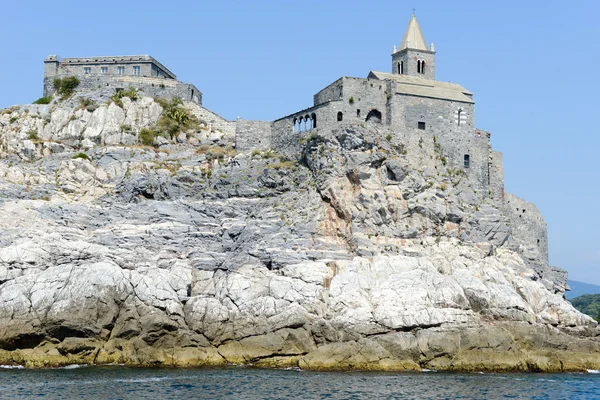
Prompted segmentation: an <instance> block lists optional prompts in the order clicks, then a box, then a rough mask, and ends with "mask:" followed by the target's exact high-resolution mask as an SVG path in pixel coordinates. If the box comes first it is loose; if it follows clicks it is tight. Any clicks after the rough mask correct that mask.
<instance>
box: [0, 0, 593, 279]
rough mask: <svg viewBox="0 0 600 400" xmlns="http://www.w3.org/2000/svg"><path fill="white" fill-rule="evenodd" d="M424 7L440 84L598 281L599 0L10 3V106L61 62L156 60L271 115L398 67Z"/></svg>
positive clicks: (219, 96) (217, 98)
mask: <svg viewBox="0 0 600 400" xmlns="http://www.w3.org/2000/svg"><path fill="white" fill-rule="evenodd" d="M413 8H416V15H417V18H418V20H419V24H420V26H421V29H422V31H423V34H424V36H425V40H426V41H427V42H428V43H432V42H433V43H435V49H436V52H437V55H436V79H437V80H439V81H452V82H456V83H460V84H461V85H463V86H465V87H466V88H468V89H469V90H470V91H471V92H473V93H474V94H475V95H474V99H475V101H476V116H475V119H476V125H477V127H478V128H479V129H484V130H487V131H490V132H491V133H492V146H493V147H494V149H495V150H497V151H501V152H502V153H503V154H504V170H505V189H506V191H508V192H511V193H513V194H516V195H517V196H519V197H521V198H524V199H526V200H528V201H531V202H533V203H535V204H536V205H537V207H538V208H539V210H540V211H541V212H542V214H543V215H544V217H545V219H546V221H547V223H548V232H549V245H550V263H551V264H552V265H556V266H559V267H561V268H564V269H566V270H567V271H569V277H570V279H574V280H578V281H583V282H588V283H595V284H600V205H599V204H598V198H599V197H600V180H599V176H598V171H599V167H598V165H599V164H598V161H599V158H600V157H598V153H599V151H600V129H599V125H598V123H597V122H596V116H598V115H599V114H600V100H599V99H598V96H599V95H600V78H599V77H598V72H597V71H599V70H600V68H599V66H600V52H599V46H600V45H599V40H600V23H599V22H598V17H597V16H598V15H600V2H598V1H597V0H573V1H571V2H565V1H563V0H560V1H557V0H544V1H541V0H535V1H522V0H521V1H514V0H504V1H502V2H498V1H481V0H478V1H473V0H463V1H461V2H452V1H447V0H443V1H442V0H438V1H433V0H428V1H427V0H411V1H405V0H395V1H388V0H371V1H368V2H367V1H355V0H345V1H342V0H305V1H302V2H299V1H292V0H252V1H241V0H239V1H233V0H220V1H205V0H196V1H187V0H179V1H177V0H172V1H170V2H164V1H160V2H158V1H153V0H145V1H138V0H129V1H122V0H120V1H114V0H103V1H89V2H85V1H71V0H66V1H61V0H56V1H54V2H49V1H39V0H35V1H31V0H30V1H15V0H13V1H9V0H4V1H3V4H2V7H1V9H2V14H1V15H0V19H1V23H0V37H2V56H1V57H2V58H1V59H0V60H1V61H2V62H0V108H2V107H8V106H11V105H14V104H22V103H30V102H32V101H33V100H35V99H37V98H38V97H40V96H41V92H42V80H43V59H44V58H45V57H46V56H47V55H49V54H58V55H59V56H61V57H85V56H108V55H129V54H150V55H152V56H153V57H155V58H157V59H158V60H159V61H161V62H162V63H163V64H164V65H166V66H167V68H169V69H170V70H171V71H173V72H174V73H175V74H176V75H177V77H178V79H179V80H181V81H184V82H189V83H193V84H195V85H196V87H198V88H199V89H200V90H201V91H202V92H203V104H204V106H205V107H207V108H208V109H210V110H211V111H214V112H216V113H218V114H220V115H222V116H223V117H225V118H227V119H235V118H236V117H238V116H240V117H243V118H244V119H249V120H252V119H256V120H273V119H276V118H279V117H282V116H285V115H288V114H290V113H292V112H294V111H297V110H301V109H304V108H306V107H309V106H311V105H312V99H313V95H314V94H315V93H316V92H318V91H319V90H321V89H322V88H323V87H325V86H327V85H328V84H330V83H332V82H333V81H335V80H336V79H338V78H339V77H341V76H353V77H366V76H367V75H368V73H369V71H370V70H378V71H386V72H387V71H390V69H391V57H390V54H391V52H392V48H393V46H394V45H396V46H399V45H400V41H401V40H402V36H403V34H404V31H405V29H406V26H407V24H408V21H409V20H410V16H411V14H412V9H413Z"/></svg>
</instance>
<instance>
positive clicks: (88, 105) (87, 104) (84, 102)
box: [79, 97, 98, 112]
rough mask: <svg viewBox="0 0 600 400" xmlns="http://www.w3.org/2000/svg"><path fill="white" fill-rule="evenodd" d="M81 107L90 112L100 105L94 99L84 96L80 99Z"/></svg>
mask: <svg viewBox="0 0 600 400" xmlns="http://www.w3.org/2000/svg"><path fill="white" fill-rule="evenodd" d="M79 108H85V109H86V110H88V111H89V112H94V110H96V109H97V108H98V106H97V105H96V102H95V101H94V100H92V99H88V98H86V97H82V98H80V99H79Z"/></svg>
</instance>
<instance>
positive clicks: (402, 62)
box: [400, 61, 404, 74]
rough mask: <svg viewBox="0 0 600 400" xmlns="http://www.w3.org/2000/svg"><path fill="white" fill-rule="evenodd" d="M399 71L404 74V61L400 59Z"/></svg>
mask: <svg viewBox="0 0 600 400" xmlns="http://www.w3.org/2000/svg"><path fill="white" fill-rule="evenodd" d="M400 73H401V74H404V61H400Z"/></svg>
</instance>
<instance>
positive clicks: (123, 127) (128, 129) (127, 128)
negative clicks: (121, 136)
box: [121, 124, 131, 132]
mask: <svg viewBox="0 0 600 400" xmlns="http://www.w3.org/2000/svg"><path fill="white" fill-rule="evenodd" d="M121 130H122V131H123V132H131V125H127V124H121Z"/></svg>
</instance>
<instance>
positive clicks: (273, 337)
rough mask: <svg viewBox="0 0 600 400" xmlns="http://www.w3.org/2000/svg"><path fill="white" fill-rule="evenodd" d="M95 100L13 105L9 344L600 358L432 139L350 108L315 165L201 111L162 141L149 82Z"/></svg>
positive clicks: (183, 353)
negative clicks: (242, 143)
mask: <svg viewBox="0 0 600 400" xmlns="http://www.w3.org/2000/svg"><path fill="white" fill-rule="evenodd" d="M76 108H77V107H71V106H69V105H65V106H62V107H61V106H57V105H52V106H21V107H17V108H13V109H11V111H10V113H8V112H4V113H3V114H1V115H0V137H1V139H2V140H1V143H0V152H1V153H2V158H1V159H0V232H1V234H0V363H19V364H26V365H28V366H32V367H38V366H51V365H63V364H69V363H100V364H101V363H126V364H134V365H176V366H198V365H224V364H253V365H257V366H264V367H280V366H299V367H301V368H306V369H314V370H344V369H366V370H420V369H421V368H430V369H431V368H434V369H448V370H494V371H501V370H506V371H525V370H536V371H573V370H577V371H580V370H585V369H598V368H599V367H600V341H599V340H598V329H597V327H596V323H595V322H594V321H593V320H592V319H591V318H590V317H588V316H585V315H583V314H581V313H579V312H578V311H577V310H575V309H574V308H573V307H572V306H571V304H570V303H569V302H567V301H566V300H565V299H564V293H563V292H564V290H565V283H564V279H565V276H564V275H563V274H562V273H561V272H560V270H557V269H554V268H552V267H550V266H549V265H548V261H547V260H546V259H544V257H543V255H542V254H541V253H540V252H539V251H537V250H536V248H535V246H532V245H531V244H530V243H527V242H526V235H522V234H513V231H514V230H515V229H516V228H515V227H514V226H512V225H511V222H510V221H511V218H509V217H510V215H509V214H508V213H509V211H508V210H507V209H506V206H505V204H502V203H501V202H500V201H497V200H494V199H491V198H490V196H488V194H487V193H480V192H478V191H477V190H474V189H473V188H472V187H470V186H469V184H468V181H467V180H466V179H465V178H464V176H462V175H461V174H460V173H458V172H456V171H452V170H447V169H446V168H445V167H444V165H443V163H442V162H441V161H440V160H438V159H436V158H432V157H430V156H429V154H430V153H429V149H428V147H427V146H423V147H421V146H419V147H410V148H408V149H407V148H404V147H402V146H401V145H399V144H394V143H390V142H389V141H388V140H385V139H384V138H385V136H386V135H385V132H382V131H381V130H380V129H381V128H378V127H376V126H367V127H360V126H346V127H344V128H341V129H340V130H339V131H338V132H334V134H333V135H330V136H328V137H320V136H318V135H314V136H311V137H310V138H308V140H307V143H306V146H305V149H304V153H303V158H302V160H301V162H299V163H297V162H292V161H290V160H287V159H285V158H284V157H280V156H278V155H276V154H274V153H273V152H253V153H240V154H236V153H235V151H234V150H232V149H231V148H229V147H227V145H228V141H229V140H231V139H232V138H231V137H229V136H228V135H227V134H224V133H219V130H218V129H216V128H214V127H212V126H211V125H210V123H204V124H201V127H202V129H201V130H199V131H198V132H188V133H186V134H183V135H180V136H178V137H177V138H174V139H173V140H164V141H160V142H157V143H156V147H154V148H150V147H144V146H139V145H137V133H139V132H140V131H141V129H142V128H149V127H152V126H153V125H155V124H156V122H157V121H158V118H159V117H160V114H161V112H162V108H161V107H160V105H158V104H157V103H155V102H154V101H153V100H152V99H150V98H144V99H140V100H138V101H130V100H129V99H124V101H123V107H122V108H121V107H120V106H117V105H116V104H114V103H113V104H111V105H100V106H98V107H96V108H92V109H91V110H88V109H86V108H85V107H84V108H79V109H76ZM82 151H84V152H85V155H86V156H87V157H89V159H88V158H87V157H78V158H73V156H74V155H76V154H77V153H79V152H82ZM415 160H421V161H422V162H421V163H417V161H415ZM515 201H516V200H515ZM518 231H519V232H522V227H519V228H518ZM536 251H537V252H536Z"/></svg>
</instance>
